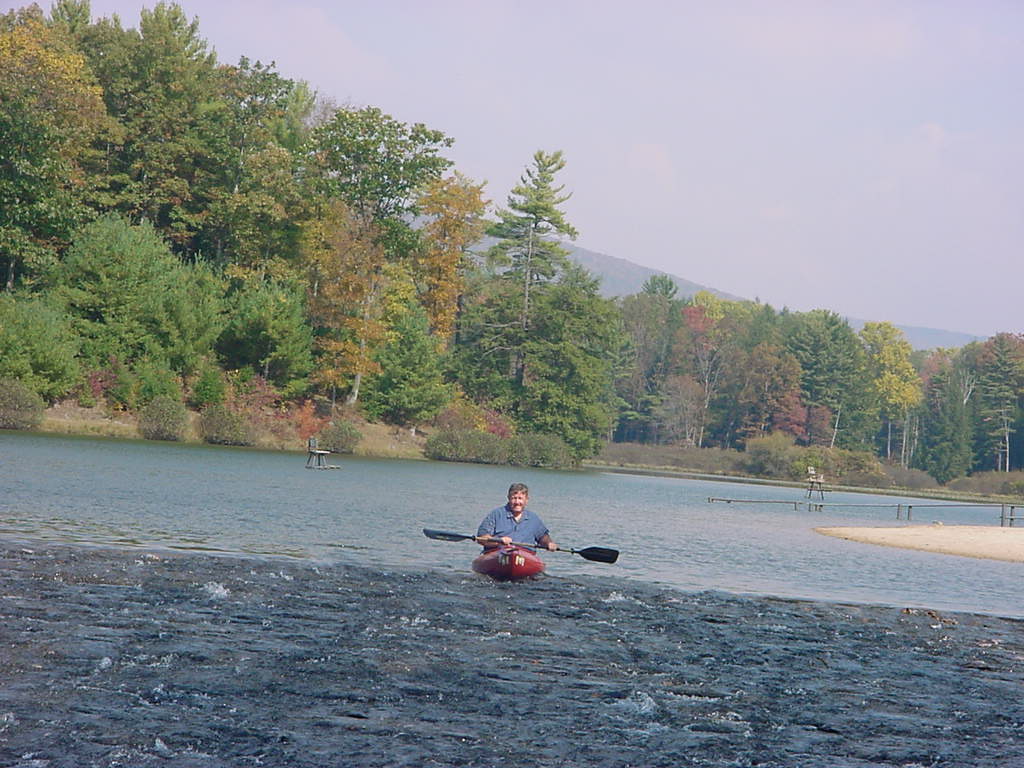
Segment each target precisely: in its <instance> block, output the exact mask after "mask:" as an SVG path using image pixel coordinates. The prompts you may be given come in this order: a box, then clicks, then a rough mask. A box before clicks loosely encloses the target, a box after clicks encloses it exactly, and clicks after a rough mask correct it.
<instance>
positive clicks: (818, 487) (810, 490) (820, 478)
mask: <svg viewBox="0 0 1024 768" xmlns="http://www.w3.org/2000/svg"><path fill="white" fill-rule="evenodd" d="M815 491H817V492H818V495H819V496H820V497H821V498H822V500H824V498H825V476H824V475H822V474H820V473H819V472H818V471H817V470H816V469H815V468H814V467H808V468H807V498H808V499H809V498H811V496H813V495H814V492H815Z"/></svg>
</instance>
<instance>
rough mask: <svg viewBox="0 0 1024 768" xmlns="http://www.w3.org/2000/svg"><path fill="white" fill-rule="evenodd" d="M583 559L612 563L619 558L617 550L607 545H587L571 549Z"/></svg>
mask: <svg viewBox="0 0 1024 768" xmlns="http://www.w3.org/2000/svg"><path fill="white" fill-rule="evenodd" d="M572 551H573V552H575V553H576V554H577V555H579V556H580V557H582V558H583V559H584V560H596V561H597V562H599V563H614V562H615V561H616V560H618V559H619V550H617V549H608V548H607V547H587V548H586V549H574V550H572Z"/></svg>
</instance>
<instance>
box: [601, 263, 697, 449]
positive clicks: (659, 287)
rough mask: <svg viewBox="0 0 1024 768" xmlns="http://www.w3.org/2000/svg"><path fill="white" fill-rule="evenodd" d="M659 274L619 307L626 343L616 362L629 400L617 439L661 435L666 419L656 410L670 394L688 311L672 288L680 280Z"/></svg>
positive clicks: (620, 384)
mask: <svg viewBox="0 0 1024 768" xmlns="http://www.w3.org/2000/svg"><path fill="white" fill-rule="evenodd" d="M657 277H659V276H658V275H655V276H654V277H652V278H651V279H650V280H648V281H647V283H645V285H644V290H643V291H642V292H641V293H638V294H634V295H633V296H627V297H625V298H624V299H623V300H622V302H621V304H620V307H619V311H620V315H621V318H622V328H623V332H624V334H625V339H626V348H625V357H624V359H623V360H622V361H621V363H620V364H619V365H618V366H617V368H616V391H617V392H618V394H619V397H621V398H622V400H623V404H624V407H623V410H622V412H621V414H620V416H619V423H618V427H617V429H616V439H617V440H626V441H629V440H640V441H657V439H658V429H657V426H658V424H659V423H662V421H663V420H662V419H660V418H657V417H656V415H655V411H656V410H657V408H658V407H659V406H660V405H661V404H662V399H663V397H664V396H665V394H666V393H665V390H664V387H665V382H666V379H667V377H668V376H669V374H670V373H671V370H672V359H673V344H674V343H675V341H676V338H677V336H676V335H677V332H678V330H679V326H680V323H681V321H682V315H681V313H680V307H679V302H678V301H675V300H674V298H673V296H674V292H673V291H672V290H671V289H672V288H675V283H672V282H671V279H669V283H671V285H670V286H669V285H668V284H666V283H664V282H663V281H661V282H656V281H655V278H657ZM674 391H675V392H677V393H678V392H679V391H681V390H678V388H676V390H674ZM679 406H680V402H679V401H678V398H674V399H673V404H672V406H670V408H671V411H672V412H680V411H679ZM678 421H679V420H678V419H676V422H677V423H678ZM687 423H689V422H687ZM678 431H679V430H674V432H676V433H678Z"/></svg>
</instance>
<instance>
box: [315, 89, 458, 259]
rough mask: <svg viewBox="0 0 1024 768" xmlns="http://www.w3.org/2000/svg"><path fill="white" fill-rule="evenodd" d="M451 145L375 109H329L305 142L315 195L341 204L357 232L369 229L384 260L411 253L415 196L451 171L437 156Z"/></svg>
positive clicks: (416, 205) (435, 134)
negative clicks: (315, 175)
mask: <svg viewBox="0 0 1024 768" xmlns="http://www.w3.org/2000/svg"><path fill="white" fill-rule="evenodd" d="M451 144H452V139H450V138H448V137H447V136H445V135H444V134H443V133H441V132H440V131H435V130H432V129H430V128H427V127H426V126H425V125H423V124H422V123H415V124H413V125H407V124H405V123H402V122H400V121H398V120H395V119H394V118H393V117H391V116H390V115H387V114H384V113H383V112H382V111H381V110H379V109H377V108H376V107H365V108H363V109H344V108H343V109H338V110H335V111H334V112H333V114H331V115H330V117H329V118H328V119H327V120H325V121H324V122H322V123H321V124H319V125H317V126H316V127H315V128H314V129H313V132H312V136H311V137H310V148H311V151H312V153H313V161H314V167H315V168H316V169H317V170H318V172H319V174H320V175H319V186H320V191H321V193H322V194H323V196H324V197H325V198H326V199H328V200H341V201H343V202H344V203H345V205H346V206H347V207H348V209H349V211H350V214H351V216H352V217H353V219H354V220H355V221H356V222H358V225H359V228H360V230H362V231H369V229H370V228H373V229H374V230H375V232H376V237H377V240H378V242H379V243H380V244H381V245H382V246H383V248H384V251H385V253H386V255H387V257H388V258H390V259H401V258H405V257H408V256H410V255H411V254H412V252H413V250H414V248H415V246H416V243H417V238H416V234H415V232H414V230H413V229H412V227H411V226H410V223H409V222H410V221H411V219H412V217H415V216H416V215H418V214H419V213H420V207H419V200H420V195H421V193H423V192H424V191H425V190H426V189H427V187H428V185H429V184H430V183H431V182H434V181H436V180H437V179H439V178H441V175H442V174H443V173H444V171H445V170H447V169H448V168H449V167H450V166H451V161H450V160H448V159H446V158H444V157H442V156H441V154H440V153H441V151H442V150H444V149H445V148H447V147H450V146H451Z"/></svg>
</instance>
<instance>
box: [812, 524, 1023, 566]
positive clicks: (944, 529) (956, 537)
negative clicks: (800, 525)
mask: <svg viewBox="0 0 1024 768" xmlns="http://www.w3.org/2000/svg"><path fill="white" fill-rule="evenodd" d="M814 530H815V531H817V532H818V533H823V534H825V535H826V536H835V537H837V538H840V539H848V540H850V541H860V542H863V543H865V544H880V545H882V546H885V547H901V548H903V549H919V550H923V551H925V552H940V553H942V554H945V555H962V556H964V557H983V558H987V559H989V560H1010V561H1012V562H1015V563H1024V527H1021V528H997V527H994V526H985V525H942V524H941V523H939V524H933V525H906V526H900V527H885V528H859V527H858V528H815V529H814Z"/></svg>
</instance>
